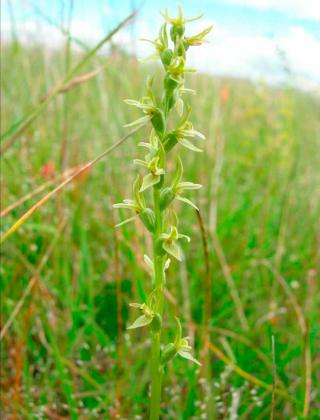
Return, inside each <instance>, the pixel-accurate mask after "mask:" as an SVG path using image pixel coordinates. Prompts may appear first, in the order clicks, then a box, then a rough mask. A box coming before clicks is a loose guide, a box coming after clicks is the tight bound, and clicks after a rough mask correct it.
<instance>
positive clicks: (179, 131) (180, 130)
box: [164, 107, 205, 152]
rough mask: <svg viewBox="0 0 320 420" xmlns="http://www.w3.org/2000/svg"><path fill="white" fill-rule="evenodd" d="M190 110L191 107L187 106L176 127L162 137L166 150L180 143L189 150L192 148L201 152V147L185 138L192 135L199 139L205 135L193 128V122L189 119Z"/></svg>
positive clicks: (202, 138)
mask: <svg viewBox="0 0 320 420" xmlns="http://www.w3.org/2000/svg"><path fill="white" fill-rule="evenodd" d="M190 112H191V109H190V107H189V108H188V110H187V112H186V114H185V116H184V117H183V118H182V119H181V121H180V123H179V125H178V127H177V128H176V129H175V130H173V131H171V132H170V133H168V134H167V135H166V137H165V139H164V148H165V150H166V151H167V152H168V151H169V150H171V149H172V148H173V147H174V146H175V145H176V144H177V143H178V144H181V146H183V147H185V148H187V149H189V150H192V151H193V152H202V150H201V149H199V148H198V147H196V146H195V145H194V144H193V143H191V142H190V141H189V140H187V138H194V137H198V138H200V139H201V140H204V139H205V136H204V135H203V134H202V133H200V132H199V131H197V130H195V129H194V128H193V124H192V123H191V121H189V115H190Z"/></svg>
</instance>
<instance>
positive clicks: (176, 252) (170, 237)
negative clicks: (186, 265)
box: [159, 226, 190, 261]
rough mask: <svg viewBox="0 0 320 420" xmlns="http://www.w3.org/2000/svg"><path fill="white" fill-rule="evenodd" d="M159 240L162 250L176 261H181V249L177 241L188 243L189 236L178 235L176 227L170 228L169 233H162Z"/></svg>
mask: <svg viewBox="0 0 320 420" xmlns="http://www.w3.org/2000/svg"><path fill="white" fill-rule="evenodd" d="M159 238H160V240H161V242H162V248H163V249H164V250H165V251H166V252H167V253H168V254H170V255H172V256H173V257H174V258H176V259H177V260H178V261H182V254H181V249H180V246H179V245H178V244H177V241H178V240H179V239H186V240H187V241H188V242H190V238H189V236H187V235H183V234H181V233H178V229H177V228H176V226H171V227H170V231H169V233H162V234H161V235H160V237H159Z"/></svg>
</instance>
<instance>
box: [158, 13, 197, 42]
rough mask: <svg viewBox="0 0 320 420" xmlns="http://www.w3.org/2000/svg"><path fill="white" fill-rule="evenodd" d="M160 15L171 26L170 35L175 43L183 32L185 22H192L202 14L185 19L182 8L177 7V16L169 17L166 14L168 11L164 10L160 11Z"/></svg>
mask: <svg viewBox="0 0 320 420" xmlns="http://www.w3.org/2000/svg"><path fill="white" fill-rule="evenodd" d="M161 15H162V17H163V18H164V20H165V21H166V22H167V23H169V24H170V25H172V26H171V30H170V36H171V39H172V41H173V42H174V43H177V42H178V41H179V39H181V38H182V37H183V35H184V32H185V24H186V23H187V22H193V21H195V20H197V19H200V18H201V16H202V15H199V16H195V17H193V18H190V19H187V18H185V17H184V16H183V12H182V8H181V7H179V8H178V16H177V17H171V16H169V14H168V11H167V10H165V11H164V12H161Z"/></svg>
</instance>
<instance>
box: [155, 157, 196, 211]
mask: <svg viewBox="0 0 320 420" xmlns="http://www.w3.org/2000/svg"><path fill="white" fill-rule="evenodd" d="M182 175H183V165H182V161H181V159H180V157H179V156H178V157H177V163H176V169H175V172H174V176H173V179H172V183H171V185H170V187H165V188H163V189H162V190H161V193H160V206H161V208H162V209H163V210H164V209H165V208H167V207H168V206H169V205H170V204H171V202H172V201H173V200H174V199H175V198H176V199H177V200H179V201H183V202H184V203H187V204H189V205H190V206H191V207H193V208H194V209H196V210H198V207H197V206H196V205H195V204H194V203H193V202H192V201H191V200H189V199H188V198H186V197H183V196H182V193H183V191H184V190H198V189H200V188H201V187H202V185H201V184H194V183H193V182H188V181H181V179H182Z"/></svg>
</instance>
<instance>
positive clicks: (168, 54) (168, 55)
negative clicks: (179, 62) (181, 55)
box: [160, 48, 173, 66]
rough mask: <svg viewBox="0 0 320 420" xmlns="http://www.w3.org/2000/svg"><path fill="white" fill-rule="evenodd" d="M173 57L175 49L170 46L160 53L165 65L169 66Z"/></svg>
mask: <svg viewBox="0 0 320 420" xmlns="http://www.w3.org/2000/svg"><path fill="white" fill-rule="evenodd" d="M172 57H173V51H172V50H171V49H170V48H166V49H165V50H163V51H162V53H161V54H160V58H161V61H162V64H163V65H164V66H169V64H170V63H171V60H172Z"/></svg>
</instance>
